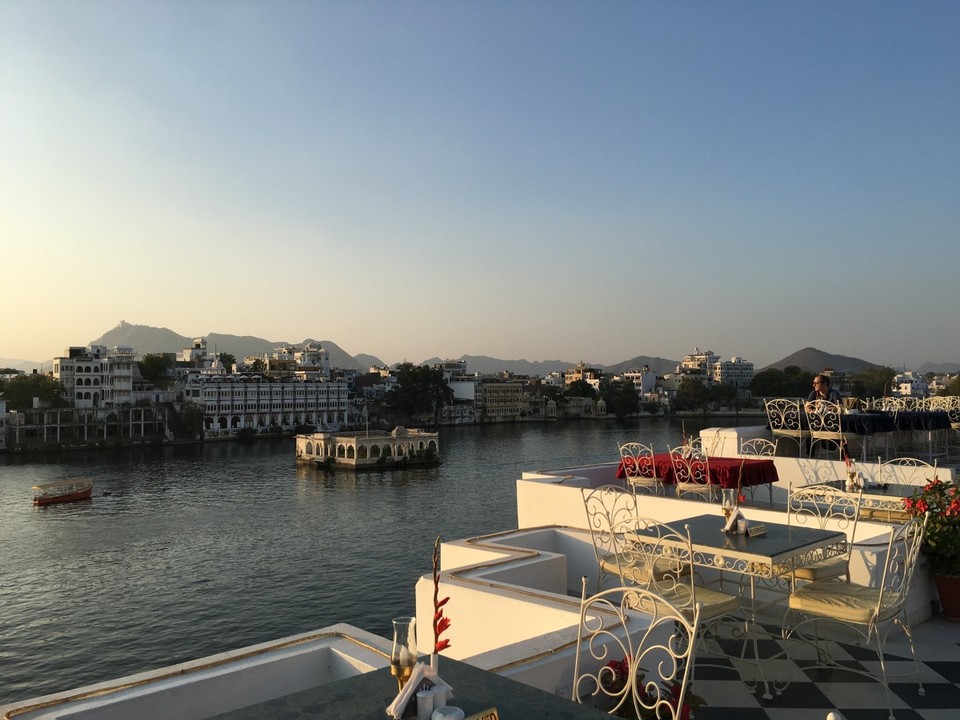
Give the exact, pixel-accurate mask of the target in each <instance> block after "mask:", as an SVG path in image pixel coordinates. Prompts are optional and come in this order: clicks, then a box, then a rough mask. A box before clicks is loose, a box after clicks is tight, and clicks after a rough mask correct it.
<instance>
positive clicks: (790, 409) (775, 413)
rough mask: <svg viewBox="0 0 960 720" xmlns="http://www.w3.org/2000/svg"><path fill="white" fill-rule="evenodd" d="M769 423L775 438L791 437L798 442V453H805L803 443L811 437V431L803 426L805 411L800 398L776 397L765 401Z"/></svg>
mask: <svg viewBox="0 0 960 720" xmlns="http://www.w3.org/2000/svg"><path fill="white" fill-rule="evenodd" d="M764 407H765V408H766V411H767V424H768V425H769V426H770V432H771V433H773V436H774V437H775V438H789V439H790V440H792V441H793V442H795V443H797V455H803V444H804V442H806V441H807V440H808V439H809V438H810V431H809V430H808V429H807V428H805V427H804V426H803V411H802V409H801V407H800V401H799V400H792V399H790V398H774V399H773V400H767V401H766V402H765V403H764Z"/></svg>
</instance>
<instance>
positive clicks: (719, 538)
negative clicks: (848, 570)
mask: <svg viewBox="0 0 960 720" xmlns="http://www.w3.org/2000/svg"><path fill="white" fill-rule="evenodd" d="M747 515H748V517H747V520H748V521H749V519H750V518H749V511H748V512H747ZM669 524H670V525H671V526H672V527H674V528H676V529H677V530H681V529H682V528H683V527H684V526H688V527H689V528H690V540H691V542H692V543H693V563H694V564H695V565H700V566H703V567H713V568H717V569H719V570H731V571H734V572H739V573H742V574H744V575H750V576H753V577H760V578H771V579H772V578H778V577H782V576H785V575H788V574H790V573H792V572H793V571H794V570H795V569H796V568H798V567H802V566H804V565H809V564H810V563H812V562H816V561H818V560H822V559H824V558H828V557H837V556H840V555H844V554H846V552H847V536H846V534H844V533H842V532H839V531H836V530H821V529H820V528H814V527H797V526H791V525H787V524H785V523H775V522H767V523H763V526H764V527H765V528H766V534H764V535H758V536H756V537H750V536H748V535H728V534H727V533H725V532H723V517H721V516H720V515H712V514H709V515H697V516H695V517H691V518H686V519H683V520H674V521H671V522H670V523H669ZM755 524H756V523H755Z"/></svg>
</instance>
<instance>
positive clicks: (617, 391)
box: [600, 378, 640, 418]
mask: <svg viewBox="0 0 960 720" xmlns="http://www.w3.org/2000/svg"><path fill="white" fill-rule="evenodd" d="M600 397H601V398H603V401H604V402H605V403H606V404H607V412H609V413H613V414H614V415H616V416H617V417H618V418H625V417H629V416H631V415H633V414H635V413H636V412H637V410H639V409H640V394H639V393H638V392H637V388H636V387H635V386H634V384H633V383H632V382H629V381H628V382H623V381H621V380H607V379H606V378H604V379H603V380H601V381H600Z"/></svg>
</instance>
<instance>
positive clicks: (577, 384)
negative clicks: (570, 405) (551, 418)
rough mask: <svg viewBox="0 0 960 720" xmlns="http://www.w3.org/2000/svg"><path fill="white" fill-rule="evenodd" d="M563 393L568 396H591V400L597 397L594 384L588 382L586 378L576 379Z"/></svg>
mask: <svg viewBox="0 0 960 720" xmlns="http://www.w3.org/2000/svg"><path fill="white" fill-rule="evenodd" d="M563 394H564V395H566V396H567V397H582V398H590V399H591V400H596V399H597V391H596V390H594V389H593V385H591V384H590V383H588V382H587V381H586V380H574V381H573V382H572V383H570V384H569V385H567V387H566V389H565V390H564V391H563Z"/></svg>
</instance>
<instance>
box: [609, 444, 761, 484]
mask: <svg viewBox="0 0 960 720" xmlns="http://www.w3.org/2000/svg"><path fill="white" fill-rule="evenodd" d="M632 462H637V463H638V465H639V467H640V474H641V475H645V476H648V477H649V475H650V458H649V457H645V456H644V457H640V458H639V459H638V460H636V461H634V460H633V459H631V458H628V459H626V460H621V461H620V464H619V465H618V466H617V478H618V479H619V480H624V479H626V477H627V472H626V467H625V463H632ZM653 464H654V467H655V468H656V472H657V477H658V478H660V481H661V482H662V483H663V484H664V485H673V484H674V478H673V463H672V462H671V460H670V453H665V452H664V453H655V454H654V456H653ZM707 465H708V467H709V468H710V482H711V483H712V484H714V485H719V486H720V487H725V488H735V487H737V480H738V479H739V478H740V471H741V468H742V469H743V482H742V483H741V486H742V487H752V486H754V485H769V484H771V483H775V482H777V480H779V479H780V477H779V476H778V475H777V466H776V465H774V463H773V460H770V459H767V458H729V457H708V458H707Z"/></svg>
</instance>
